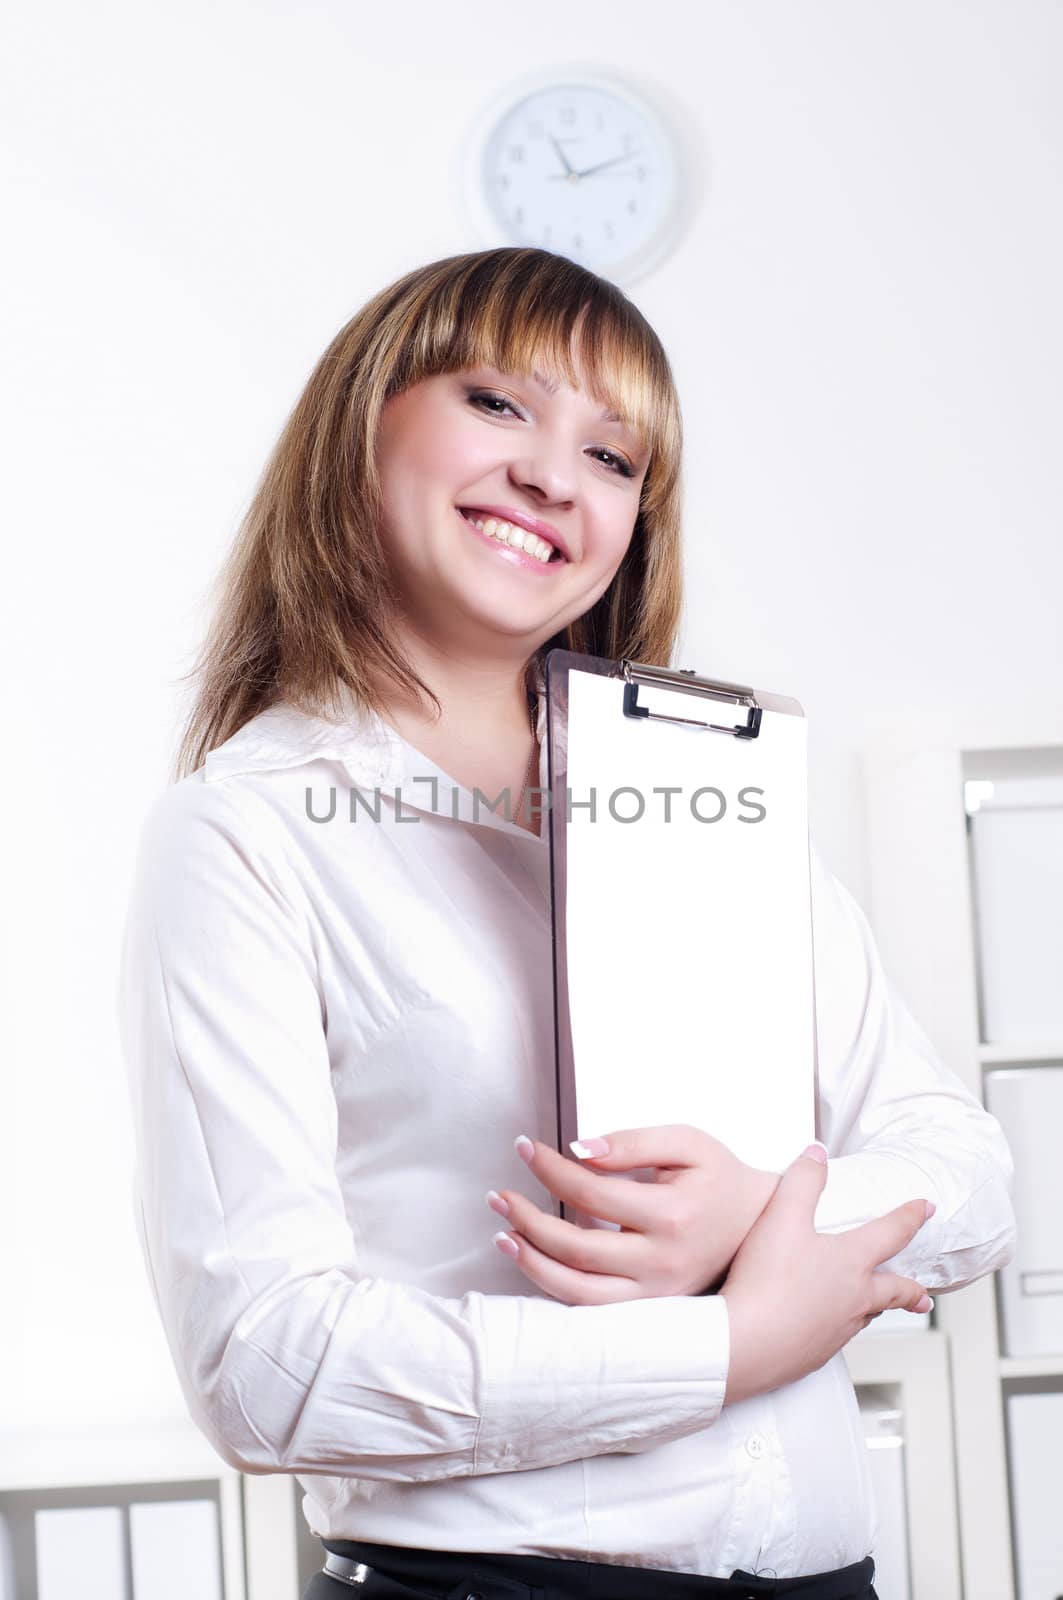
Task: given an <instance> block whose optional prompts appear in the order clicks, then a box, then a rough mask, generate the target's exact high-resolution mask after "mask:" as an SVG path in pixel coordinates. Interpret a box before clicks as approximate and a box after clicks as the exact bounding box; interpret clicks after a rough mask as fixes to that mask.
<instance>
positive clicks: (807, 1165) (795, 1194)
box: [768, 1142, 827, 1221]
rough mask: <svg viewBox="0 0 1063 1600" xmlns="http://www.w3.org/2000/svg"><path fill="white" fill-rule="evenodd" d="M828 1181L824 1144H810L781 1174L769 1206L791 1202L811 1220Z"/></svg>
mask: <svg viewBox="0 0 1063 1600" xmlns="http://www.w3.org/2000/svg"><path fill="white" fill-rule="evenodd" d="M826 1182H827V1152H826V1149H825V1147H824V1146H823V1145H821V1144H819V1143H818V1142H816V1143H813V1144H810V1145H807V1146H806V1147H805V1149H804V1150H802V1152H801V1154H800V1155H799V1156H797V1157H796V1158H795V1159H794V1160H793V1161H791V1163H790V1165H789V1166H788V1167H787V1168H786V1170H785V1172H784V1173H783V1174H782V1177H781V1178H780V1179H779V1186H778V1188H777V1189H776V1191H775V1193H774V1195H773V1196H772V1198H771V1200H769V1202H768V1204H769V1206H771V1205H778V1204H780V1203H781V1204H783V1205H784V1206H787V1205H792V1206H794V1207H795V1208H796V1209H797V1210H798V1211H800V1212H803V1213H806V1214H807V1216H808V1219H809V1221H811V1220H812V1218H813V1217H814V1216H815V1212H816V1206H817V1204H818V1203H819V1197H820V1195H821V1194H822V1193H823V1189H824V1185H825V1184H826ZM787 1196H789V1199H788V1198H787Z"/></svg>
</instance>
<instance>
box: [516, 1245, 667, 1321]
mask: <svg viewBox="0 0 1063 1600" xmlns="http://www.w3.org/2000/svg"><path fill="white" fill-rule="evenodd" d="M499 1237H504V1238H507V1239H512V1240H513V1242H514V1243H515V1244H516V1246H517V1255H516V1257H515V1258H514V1264H515V1265H516V1266H518V1267H519V1268H520V1270H521V1271H522V1272H523V1273H524V1275H525V1277H526V1278H530V1279H531V1281H532V1283H534V1284H537V1285H538V1287H539V1288H540V1289H542V1290H543V1291H544V1293H546V1294H549V1295H552V1296H553V1297H554V1299H555V1300H562V1301H564V1303H565V1305H569V1306H596V1305H606V1304H610V1305H611V1304H612V1303H613V1302H615V1301H617V1300H635V1299H638V1298H639V1297H640V1296H641V1295H642V1292H643V1291H642V1289H641V1287H640V1285H639V1284H637V1283H635V1282H634V1280H633V1279H631V1278H622V1277H614V1276H610V1275H608V1274H606V1273H598V1272H590V1273H587V1272H578V1271H576V1269H575V1268H574V1267H566V1266H564V1265H563V1264H562V1263H561V1262H560V1261H555V1260H554V1259H553V1258H552V1257H551V1256H548V1255H544V1254H543V1252H542V1251H541V1250H538V1249H537V1248H536V1247H535V1245H533V1244H532V1243H531V1241H530V1240H529V1239H525V1238H524V1237H523V1236H522V1235H515V1234H513V1233H512V1232H509V1233H505V1234H503V1235H499V1234H496V1235H495V1238H496V1239H498V1238H499ZM503 1254H504V1255H510V1254H511V1252H510V1251H508V1250H504V1251H503Z"/></svg>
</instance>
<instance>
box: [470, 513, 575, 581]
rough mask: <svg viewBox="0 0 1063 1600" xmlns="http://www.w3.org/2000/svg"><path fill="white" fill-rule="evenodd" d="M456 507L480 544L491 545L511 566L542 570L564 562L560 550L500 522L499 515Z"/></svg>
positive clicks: (524, 531)
mask: <svg viewBox="0 0 1063 1600" xmlns="http://www.w3.org/2000/svg"><path fill="white" fill-rule="evenodd" d="M456 509H457V511H458V514H459V515H460V516H461V518H462V520H463V521H464V522H465V523H466V525H467V526H468V527H470V528H471V529H472V530H473V532H474V533H475V534H476V535H477V536H478V537H479V538H481V539H482V540H483V541H484V543H486V544H489V545H493V546H494V548H495V551H496V553H497V554H498V555H500V556H503V557H504V558H505V559H506V560H507V561H509V563H510V565H511V566H512V565H516V566H521V567H526V568H530V569H534V570H536V571H545V570H546V568H548V567H557V566H561V565H563V564H564V560H565V558H564V556H563V555H562V554H561V551H560V550H558V549H557V547H556V546H555V545H551V544H550V543H549V542H548V541H547V540H546V539H540V538H539V536H538V535H537V534H534V533H528V532H527V531H526V530H525V529H524V528H518V527H516V526H515V525H514V524H513V523H511V522H504V521H502V519H501V518H499V517H485V516H483V515H481V514H480V513H478V512H477V511H476V509H475V508H469V509H466V508H465V507H463V506H458V507H457V508H456ZM547 552H549V554H547Z"/></svg>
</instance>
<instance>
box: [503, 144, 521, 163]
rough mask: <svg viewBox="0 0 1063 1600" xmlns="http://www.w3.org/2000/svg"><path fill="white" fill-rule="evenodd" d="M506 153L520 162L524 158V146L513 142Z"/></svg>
mask: <svg viewBox="0 0 1063 1600" xmlns="http://www.w3.org/2000/svg"><path fill="white" fill-rule="evenodd" d="M506 154H507V155H508V156H509V159H510V160H511V161H515V162H518V163H519V162H521V161H523V160H524V146H523V145H522V144H511V145H510V147H509V149H508V150H507V152H506Z"/></svg>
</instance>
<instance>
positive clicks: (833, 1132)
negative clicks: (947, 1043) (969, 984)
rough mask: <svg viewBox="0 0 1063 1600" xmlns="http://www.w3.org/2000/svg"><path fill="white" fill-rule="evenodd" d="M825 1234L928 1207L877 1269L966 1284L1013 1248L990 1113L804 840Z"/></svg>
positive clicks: (1008, 1163)
mask: <svg viewBox="0 0 1063 1600" xmlns="http://www.w3.org/2000/svg"><path fill="white" fill-rule="evenodd" d="M812 889H813V938H814V947H815V976H816V1012H817V1023H818V1038H819V1095H820V1117H821V1133H822V1138H823V1142H824V1144H825V1145H826V1146H827V1150H828V1154H829V1160H828V1163H827V1181H826V1185H825V1187H824V1190H823V1193H822V1195H821V1196H820V1199H819V1203H818V1205H817V1208H816V1213H815V1224H816V1228H817V1229H818V1231H819V1232H821V1233H837V1232H842V1231H844V1230H846V1229H848V1228H853V1227H856V1226H857V1225H858V1224H860V1223H862V1222H867V1221H869V1220H870V1219H871V1218H872V1217H880V1216H883V1215H884V1214H885V1213H886V1212H887V1211H891V1210H893V1208H894V1207H895V1206H899V1205H902V1204H903V1203H904V1202H905V1201H906V1200H914V1199H917V1198H921V1199H926V1200H932V1201H933V1202H934V1203H935V1205H936V1207H937V1210H936V1212H935V1213H934V1215H933V1216H932V1217H931V1218H930V1220H929V1221H928V1222H926V1223H924V1224H923V1226H922V1227H921V1228H920V1229H919V1230H918V1232H917V1233H916V1234H915V1236H914V1238H913V1239H912V1240H911V1242H910V1243H909V1244H907V1245H906V1246H905V1247H904V1248H903V1249H902V1250H899V1251H898V1252H897V1253H896V1254H895V1255H893V1256H891V1257H890V1258H889V1260H888V1261H884V1262H882V1263H881V1269H882V1270H884V1271H892V1272H899V1273H902V1274H904V1275H905V1276H906V1277H910V1278H914V1279H916V1280H917V1281H918V1282H919V1283H921V1284H923V1286H924V1287H925V1288H926V1289H929V1290H930V1291H931V1292H932V1293H936V1294H941V1293H947V1292H948V1291H949V1290H952V1289H962V1288H963V1287H964V1286H965V1285H966V1284H968V1283H972V1282H973V1281H974V1280H975V1279H976V1278H981V1277H984V1276H985V1275H986V1274H987V1273H990V1272H995V1271H996V1270H997V1268H999V1267H1002V1266H1005V1265H1006V1264H1007V1262H1008V1261H1010V1260H1011V1257H1012V1255H1013V1253H1014V1247H1015V1217H1014V1213H1013V1210H1012V1205H1011V1197H1010V1185H1011V1179H1012V1174H1013V1163H1012V1157H1011V1152H1010V1150H1009V1149H1008V1145H1007V1142H1006V1140H1005V1138H1004V1134H1003V1131H1002V1129H1001V1127H1000V1124H999V1123H998V1122H997V1120H996V1118H995V1117H993V1116H991V1115H990V1113H989V1112H988V1111H986V1110H985V1108H984V1107H983V1105H982V1104H981V1102H980V1101H979V1100H978V1099H977V1097H976V1096H975V1095H974V1094H972V1093H971V1091H970V1090H969V1089H968V1088H967V1087H966V1086H965V1085H964V1083H963V1082H962V1081H961V1080H960V1078H958V1077H957V1075H956V1074H955V1073H954V1072H952V1071H951V1070H950V1069H949V1068H948V1067H946V1066H945V1065H944V1063H943V1062H942V1061H941V1059H940V1057H939V1056H938V1055H937V1054H936V1052H935V1050H934V1048H933V1046H932V1045H931V1043H930V1040H929V1039H928V1038H927V1036H926V1034H925V1032H924V1031H923V1029H922V1028H921V1027H920V1026H919V1024H918V1023H917V1022H916V1020H915V1018H914V1017H913V1016H912V1014H911V1012H910V1011H909V1009H908V1007H907V1005H906V1004H905V1002H904V1000H903V998H902V997H901V995H900V994H899V993H898V991H897V989H896V987H895V985H894V983H893V981H892V980H891V978H890V977H889V976H888V974H887V973H886V971H885V969H884V967H883V965H882V961H881V958H880V956H879V953H878V950H877V948H876V946H875V941H874V937H873V935H872V933H871V929H870V926H869V924H868V921H867V918H866V917H865V915H864V913H863V912H862V910H861V909H860V907H859V905H858V904H857V902H856V900H855V899H854V898H853V896H852V895H851V894H850V893H849V891H848V890H847V889H846V888H845V887H844V885H843V884H842V883H840V882H839V880H838V879H837V878H836V877H835V876H834V875H833V873H831V872H830V871H829V870H828V868H827V866H826V864H825V863H824V861H823V860H822V858H821V856H820V855H819V852H818V851H817V850H816V849H815V846H814V845H813V846H812Z"/></svg>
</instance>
